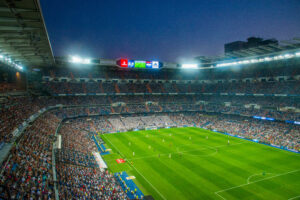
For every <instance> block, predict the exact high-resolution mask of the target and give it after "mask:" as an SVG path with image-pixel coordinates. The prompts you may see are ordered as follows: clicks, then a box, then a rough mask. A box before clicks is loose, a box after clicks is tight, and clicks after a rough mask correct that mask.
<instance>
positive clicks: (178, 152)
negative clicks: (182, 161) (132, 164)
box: [128, 142, 245, 161]
mask: <svg viewBox="0 0 300 200" xmlns="http://www.w3.org/2000/svg"><path fill="white" fill-rule="evenodd" d="M244 143H245V142H240V143H236V144H231V145H219V146H215V147H211V146H208V148H200V149H196V150H190V151H175V152H170V153H171V154H180V153H188V152H194V151H198V150H204V149H209V148H211V149H216V148H220V147H226V146H228V147H230V146H235V145H240V144H244ZM170 153H164V154H160V155H161V156H167V155H169V154H170ZM212 154H216V152H213V153H212ZM212 154H209V155H199V157H203V156H212ZM194 156H197V155H194ZM155 157H157V154H155V155H150V156H141V157H137V158H132V159H128V160H130V161H132V160H140V159H145V158H155Z"/></svg>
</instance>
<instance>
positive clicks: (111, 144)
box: [105, 137, 132, 169]
mask: <svg viewBox="0 0 300 200" xmlns="http://www.w3.org/2000/svg"><path fill="white" fill-rule="evenodd" d="M105 139H107V141H108V142H109V143H110V144H111V146H113V147H114V148H115V149H116V150H117V151H118V153H119V154H120V155H121V156H122V157H124V158H126V157H125V156H124V154H122V153H121V151H120V150H119V149H118V148H117V147H116V146H115V145H114V144H113V143H112V142H111V141H110V140H109V139H108V138H107V137H105ZM126 163H127V164H128V165H129V163H128V162H126ZM129 167H130V168H131V169H132V167H131V166H130V165H129Z"/></svg>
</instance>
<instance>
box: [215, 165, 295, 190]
mask: <svg viewBox="0 0 300 200" xmlns="http://www.w3.org/2000/svg"><path fill="white" fill-rule="evenodd" d="M299 171H300V169H297V170H293V171H289V172H285V173H282V174H277V175H275V176H270V177H267V178H264V179H261V180H257V181H253V182H251V183H245V184H242V185H238V186H234V187H231V188H227V189H224V190H220V191H217V192H215V193H222V192H225V191H228V190H232V189H235V188H240V187H243V186H246V185H250V184H254V183H258V182H261V181H265V180H269V179H272V178H275V177H279V176H284V175H287V174H291V173H295V172H299Z"/></svg>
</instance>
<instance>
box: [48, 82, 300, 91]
mask: <svg viewBox="0 0 300 200" xmlns="http://www.w3.org/2000/svg"><path fill="white" fill-rule="evenodd" d="M299 84H300V81H299V80H293V81H283V82H279V81H271V82H254V83H247V82H238V83H231V82H230V83H223V82H222V83H188V84H182V83H170V82H165V83H155V82H153V83H151V84H148V83H142V82H140V81H137V82H135V83H112V82H109V83H106V82H105V83H98V82H93V81H90V82H52V81H51V82H46V83H45V87H46V89H47V90H48V91H49V92H50V93H51V94H76V93H80V94H82V93H83V94H87V93H166V92H168V93H189V92H197V93H246V94H300V88H299V87H298V86H299Z"/></svg>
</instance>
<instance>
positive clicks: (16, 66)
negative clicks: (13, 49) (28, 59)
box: [0, 54, 24, 71]
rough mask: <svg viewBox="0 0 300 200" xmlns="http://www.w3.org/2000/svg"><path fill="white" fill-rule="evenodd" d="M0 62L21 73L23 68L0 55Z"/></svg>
mask: <svg viewBox="0 0 300 200" xmlns="http://www.w3.org/2000/svg"><path fill="white" fill-rule="evenodd" d="M0 61H1V62H3V63H5V64H7V65H9V66H11V67H13V68H15V69H16V70H18V71H23V69H24V67H23V66H22V65H20V64H18V63H16V62H14V61H13V60H12V59H11V58H10V57H8V56H5V55H3V54H0Z"/></svg>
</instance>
